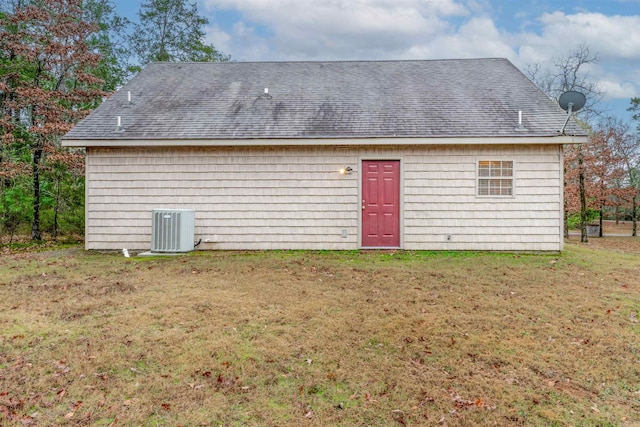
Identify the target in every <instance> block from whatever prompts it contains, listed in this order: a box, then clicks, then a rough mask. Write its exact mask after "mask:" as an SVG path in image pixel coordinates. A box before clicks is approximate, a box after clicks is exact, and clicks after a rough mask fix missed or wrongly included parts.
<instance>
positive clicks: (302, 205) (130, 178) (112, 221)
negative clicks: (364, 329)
mask: <svg viewBox="0 0 640 427" xmlns="http://www.w3.org/2000/svg"><path fill="white" fill-rule="evenodd" d="M565 120H566V113H565V112H564V111H562V110H561V109H560V108H559V107H558V106H557V104H556V103H555V102H554V101H552V100H550V99H549V98H548V97H547V96H546V95H545V94H544V93H542V92H541V91H540V90H539V89H538V88H536V87H535V85H534V84H533V83H531V81H529V80H528V79H527V78H526V76H524V75H523V74H522V73H521V72H520V71H518V70H517V69H516V68H515V67H514V66H513V65H512V64H511V63H510V62H509V61H507V60H505V59H463V60H430V61H346V62H264V63H241V62H230V63H154V64H151V65H149V66H147V67H146V68H145V69H144V70H143V71H141V72H140V73H139V74H138V75H137V76H135V77H134V78H133V79H132V80H131V81H130V82H129V83H127V84H126V85H125V86H124V87H123V88H121V89H120V90H119V91H118V92H117V93H115V94H114V95H113V96H111V97H110V98H109V99H108V100H106V101H105V102H104V103H103V104H102V105H101V106H100V107H99V108H97V109H96V110H95V111H94V112H93V113H92V114H90V115H89V116H88V117H87V118H86V119H85V120H83V121H82V122H80V123H79V124H78V125H77V126H76V127H75V128H74V129H72V130H71V131H70V132H69V133H68V134H67V135H66V136H65V138H64V140H63V144H64V145H66V146H69V147H86V248H87V249H122V248H124V247H126V248H129V249H130V250H147V249H150V248H152V245H155V243H154V236H157V233H159V232H161V230H160V231H159V230H158V229H154V227H155V228H157V227H160V225H159V224H158V223H157V222H156V223H154V221H153V220H152V217H153V212H154V211H156V212H157V211H160V212H166V213H167V214H166V215H164V214H163V215H161V216H160V217H161V218H164V217H165V216H167V215H168V216H171V215H173V213H180V212H183V211H186V212H193V216H194V220H193V226H192V228H191V229H189V228H188V229H187V230H189V231H182V233H193V240H195V241H200V245H199V246H198V248H199V249H341V250H342V249H390V248H393V249H407V250H504V251H559V250H562V248H563V220H562V219H563V167H562V166H563V158H562V146H563V144H571V143H583V142H586V136H585V134H584V132H582V131H581V130H580V129H579V128H578V127H577V125H576V124H575V123H574V122H573V121H570V122H569V124H568V125H567V126H566V128H565V130H564V132H561V129H562V128H563V124H564V122H565ZM172 230H173V229H172ZM191 230H192V231H191ZM177 231H178V232H180V230H177ZM187 241H188V243H187V244H186V245H190V242H191V240H190V239H188V240H187ZM189 249H190V248H189Z"/></svg>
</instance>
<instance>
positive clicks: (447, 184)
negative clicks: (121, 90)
mask: <svg viewBox="0 0 640 427" xmlns="http://www.w3.org/2000/svg"><path fill="white" fill-rule="evenodd" d="M367 159H388V160H394V159H399V160H400V161H401V170H402V189H401V200H402V206H401V216H402V218H401V227H402V230H401V235H402V242H401V246H402V247H403V248H404V249H415V250H419V249H429V250H440V249H441V250H549V251H557V250H560V249H561V248H562V223H561V221H562V193H561V188H560V183H561V182H562V179H561V173H562V169H561V162H560V149H559V147H558V146H557V145H524V146H520V145H504V146H484V145H476V146H468V145H467V146H454V145H450V146H427V147H425V146H400V147H391V146H389V147H386V146H385V147H320V146H316V147H279V148H271V149H268V148H267V149H265V148H259V147H253V148H252V147H236V148H220V147H181V148H121V147H117V148H88V149H87V172H86V173H87V205H86V218H87V221H86V225H87V232H86V247H87V249H122V248H124V247H126V248H128V249H131V250H147V249H149V248H150V242H151V211H152V209H157V208H180V209H193V210H195V212H196V241H197V240H198V239H202V240H203V243H202V244H201V245H200V247H199V249H357V248H358V247H359V221H360V209H361V206H360V182H359V179H360V177H359V171H360V163H361V161H362V160H367ZM479 160H512V161H513V162H514V177H513V179H514V196H513V197H507V198H505V197H504V196H503V197H498V198H492V197H487V196H483V197H478V196H476V194H477V191H476V185H477V172H476V168H477V163H478V161H479ZM346 166H351V167H352V168H353V169H354V173H352V174H350V175H340V174H339V173H338V170H339V169H340V168H343V167H346ZM342 230H346V231H347V237H346V238H343V237H342ZM449 236H450V239H449V240H447V238H448V237H449ZM207 241H208V242H207Z"/></svg>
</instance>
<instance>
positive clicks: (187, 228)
mask: <svg viewBox="0 0 640 427" xmlns="http://www.w3.org/2000/svg"><path fill="white" fill-rule="evenodd" d="M195 222H196V214H195V212H194V211H192V210H189V209H154V210H153V213H152V222H151V252H189V251H192V250H193V244H194V240H195Z"/></svg>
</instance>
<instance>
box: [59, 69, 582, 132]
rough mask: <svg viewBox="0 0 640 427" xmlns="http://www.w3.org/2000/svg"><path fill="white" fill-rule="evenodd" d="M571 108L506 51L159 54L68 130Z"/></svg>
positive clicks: (440, 120) (539, 121) (310, 128)
mask: <svg viewBox="0 0 640 427" xmlns="http://www.w3.org/2000/svg"><path fill="white" fill-rule="evenodd" d="M265 88H268V93H265ZM127 92H130V93H131V102H130V103H129V102H128V99H127ZM519 110H521V111H522V120H523V127H524V130H522V129H520V130H517V129H516V128H517V124H518V111H519ZM117 116H120V117H121V124H122V128H123V129H124V130H123V131H117V130H116V120H117V119H116V117H117ZM565 118H566V113H565V112H564V111H562V110H561V109H560V108H559V107H558V106H557V105H556V104H555V103H554V102H553V101H551V100H550V99H548V97H547V96H545V95H544V93H542V92H541V91H540V90H539V89H538V88H537V87H536V86H535V85H534V84H533V83H531V81H530V80H529V79H527V78H526V77H525V76H524V75H523V74H522V73H521V72H520V71H519V70H518V69H517V68H516V67H514V66H513V65H512V64H511V63H510V62H509V61H508V60H506V59H461V60H427V61H351V62H262V63H249V62H229V63H155V64H150V65H148V66H147V67H146V68H145V69H144V70H143V71H141V72H140V73H139V74H138V75H137V76H135V77H134V78H133V79H131V81H130V82H129V83H127V84H126V85H125V86H124V87H123V88H121V89H120V90H119V91H118V92H117V93H115V94H114V95H113V96H111V97H110V98H109V99H108V100H106V101H105V102H104V103H103V104H102V105H101V106H100V107H99V108H97V109H96V110H95V111H94V112H93V113H92V114H91V115H89V117H87V118H86V119H85V120H83V121H82V122H80V123H79V124H78V125H77V126H75V127H74V128H73V129H72V130H71V131H70V132H69V133H68V134H67V135H66V137H65V139H69V140H76V139H78V140H82V139H254V138H267V139H270V138H336V137H345V138H358V137H366V138H368V137H373V138H377V137H394V136H397V137H494V136H502V137H508V136H518V137H519V136H556V135H558V131H559V130H560V129H561V128H562V125H563V123H564V120H565ZM567 133H572V134H578V135H583V134H584V133H583V132H582V131H580V130H579V129H577V128H576V126H575V125H574V123H573V122H570V124H569V126H568V127H567Z"/></svg>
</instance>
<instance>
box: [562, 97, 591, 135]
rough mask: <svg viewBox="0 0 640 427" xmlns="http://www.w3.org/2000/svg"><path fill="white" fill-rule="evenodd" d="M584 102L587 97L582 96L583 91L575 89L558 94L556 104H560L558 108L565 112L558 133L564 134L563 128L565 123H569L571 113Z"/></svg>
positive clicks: (578, 108) (577, 109)
mask: <svg viewBox="0 0 640 427" xmlns="http://www.w3.org/2000/svg"><path fill="white" fill-rule="evenodd" d="M586 102H587V97H586V96H584V94H583V93H580V92H576V91H575V90H570V91H568V92H565V93H563V94H562V95H560V98H559V99H558V104H560V108H562V109H563V110H564V111H566V112H567V120H565V121H564V125H562V129H560V135H564V130H565V128H566V127H567V123H569V118H570V117H571V113H574V112H576V111H579V110H580V109H581V108H582V107H584V104H585V103H586Z"/></svg>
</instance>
